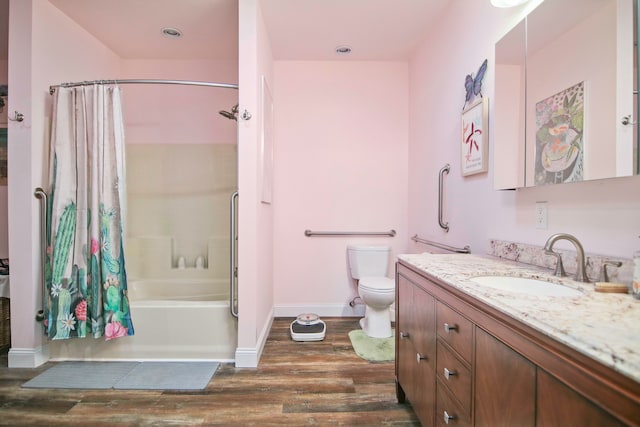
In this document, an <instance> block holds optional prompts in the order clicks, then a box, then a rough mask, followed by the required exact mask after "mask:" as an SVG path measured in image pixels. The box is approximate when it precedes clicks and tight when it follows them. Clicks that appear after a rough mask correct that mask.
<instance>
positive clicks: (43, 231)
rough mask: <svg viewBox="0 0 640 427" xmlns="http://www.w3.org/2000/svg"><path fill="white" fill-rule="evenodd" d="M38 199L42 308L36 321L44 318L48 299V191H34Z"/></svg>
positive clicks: (40, 189)
mask: <svg viewBox="0 0 640 427" xmlns="http://www.w3.org/2000/svg"><path fill="white" fill-rule="evenodd" d="M33 195H34V196H35V198H36V199H38V200H40V275H41V279H40V282H41V291H42V309H41V310H38V312H37V313H36V321H38V322H42V321H43V320H44V313H45V308H46V307H45V306H46V301H47V297H46V295H47V282H46V278H45V269H46V262H47V261H46V260H47V206H48V205H49V201H48V196H47V193H46V192H45V191H44V190H43V189H42V188H40V187H38V188H36V189H35V191H34V192H33Z"/></svg>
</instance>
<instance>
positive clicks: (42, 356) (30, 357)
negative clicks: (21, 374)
mask: <svg viewBox="0 0 640 427" xmlns="http://www.w3.org/2000/svg"><path fill="white" fill-rule="evenodd" d="M47 361H49V354H48V352H47V351H46V349H43V348H42V347H38V348H11V349H9V355H8V366H9V368H37V367H38V366H40V365H42V364H44V363H46V362H47Z"/></svg>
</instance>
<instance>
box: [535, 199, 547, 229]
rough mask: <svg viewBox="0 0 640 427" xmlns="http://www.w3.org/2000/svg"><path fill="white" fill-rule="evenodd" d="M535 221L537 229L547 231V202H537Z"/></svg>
mask: <svg viewBox="0 0 640 427" xmlns="http://www.w3.org/2000/svg"><path fill="white" fill-rule="evenodd" d="M535 221H536V228H537V229H540V230H546V229H547V202H536V212H535Z"/></svg>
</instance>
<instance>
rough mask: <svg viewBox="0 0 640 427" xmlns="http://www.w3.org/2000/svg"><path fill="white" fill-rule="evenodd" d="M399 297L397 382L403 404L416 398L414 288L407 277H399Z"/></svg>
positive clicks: (397, 301)
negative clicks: (406, 400) (405, 400)
mask: <svg viewBox="0 0 640 427" xmlns="http://www.w3.org/2000/svg"><path fill="white" fill-rule="evenodd" d="M397 286H398V296H397V298H396V312H397V318H398V321H397V323H396V346H397V349H396V381H397V382H398V384H399V385H400V388H401V389H400V390H398V401H400V402H403V401H404V398H405V397H407V398H409V400H411V399H412V398H413V396H415V392H414V390H415V384H414V380H413V378H414V377H415V373H414V371H415V368H414V365H415V350H414V349H413V343H412V342H411V334H412V332H413V328H414V326H413V324H412V323H413V304H412V301H413V288H414V286H413V285H412V284H411V282H409V281H408V280H407V279H406V278H405V277H403V276H398V284H397Z"/></svg>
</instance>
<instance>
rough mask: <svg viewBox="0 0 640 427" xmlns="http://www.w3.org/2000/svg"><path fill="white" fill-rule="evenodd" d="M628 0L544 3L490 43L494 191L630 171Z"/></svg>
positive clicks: (633, 139)
mask: <svg viewBox="0 0 640 427" xmlns="http://www.w3.org/2000/svg"><path fill="white" fill-rule="evenodd" d="M634 3H635V2H633V0H546V1H544V2H542V3H541V4H540V5H539V6H538V7H537V8H536V9H534V10H533V11H532V12H531V13H530V14H529V15H528V16H527V17H526V18H525V19H524V20H523V21H522V22H520V23H519V24H517V25H516V26H515V27H514V28H513V29H512V30H511V31H510V32H509V33H507V34H506V35H505V36H504V37H503V38H502V39H501V40H499V41H498V42H497V43H496V55H495V57H496V68H495V77H496V85H495V88H496V89H495V103H494V104H495V106H494V108H495V117H496V119H495V129H494V144H495V145H494V168H495V170H494V186H495V187H496V188H498V189H506V188H521V187H530V186H536V185H548V184H560V183H567V182H579V181H585V180H593V179H603V178H612V177H621V176H629V175H633V174H636V173H637V169H638V168H637V163H638V162H637V145H638V144H637V136H636V132H637V129H636V128H637V126H636V125H634V124H633V122H634V121H636V120H637V119H636V117H637V114H636V111H635V108H634V107H635V101H636V99H635V98H636V97H635V96H634V86H635V75H636V73H635V70H634V65H635V63H636V61H635V60H634V28H635V26H634V22H633V16H634Z"/></svg>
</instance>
